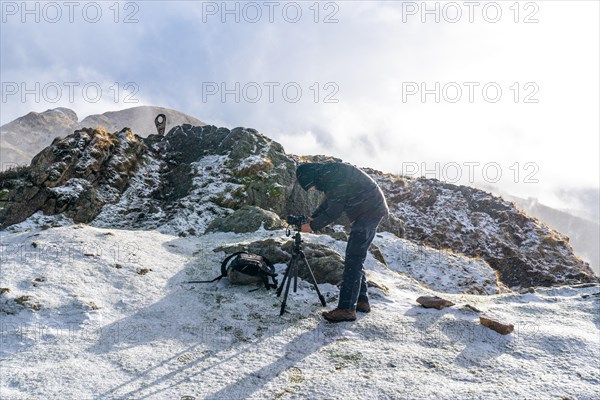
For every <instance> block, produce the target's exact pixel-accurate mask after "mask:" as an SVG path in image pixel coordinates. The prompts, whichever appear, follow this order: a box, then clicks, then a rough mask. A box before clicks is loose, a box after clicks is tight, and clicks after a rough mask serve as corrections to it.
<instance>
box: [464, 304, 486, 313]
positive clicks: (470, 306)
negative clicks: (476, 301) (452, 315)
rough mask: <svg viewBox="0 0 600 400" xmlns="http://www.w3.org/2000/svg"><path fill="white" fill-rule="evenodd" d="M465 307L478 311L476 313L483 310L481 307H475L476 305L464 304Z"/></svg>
mask: <svg viewBox="0 0 600 400" xmlns="http://www.w3.org/2000/svg"><path fill="white" fill-rule="evenodd" d="M464 308H466V309H468V310H471V311H474V312H476V313H480V312H482V311H481V310H480V309H478V308H477V307H475V306H472V305H470V304H465V305H464Z"/></svg>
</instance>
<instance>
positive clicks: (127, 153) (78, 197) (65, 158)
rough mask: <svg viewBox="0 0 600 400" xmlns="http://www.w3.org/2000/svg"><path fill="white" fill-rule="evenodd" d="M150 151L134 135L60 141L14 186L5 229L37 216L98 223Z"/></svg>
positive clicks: (2, 218)
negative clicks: (98, 216)
mask: <svg viewBox="0 0 600 400" xmlns="http://www.w3.org/2000/svg"><path fill="white" fill-rule="evenodd" d="M145 151H146V146H145V145H144V144H143V143H142V141H141V138H140V137H139V136H136V135H134V134H133V133H131V131H129V130H123V131H121V132H118V133H115V134H110V133H107V132H106V131H103V130H92V129H83V130H80V131H76V132H75V133H74V134H72V135H69V136H67V137H66V138H64V139H60V138H57V139H56V140H55V141H54V142H53V143H52V145H51V146H49V147H47V148H46V149H44V150H43V151H42V152H41V153H39V154H38V155H37V156H36V157H34V159H33V160H32V162H31V166H30V167H29V168H28V169H27V170H26V171H24V173H23V176H22V177H20V178H21V179H20V181H18V183H13V185H12V186H14V190H12V191H10V192H9V193H10V194H9V196H8V205H7V207H5V208H3V209H1V210H0V226H2V227H6V226H8V225H11V224H14V223H17V222H21V221H22V220H24V219H26V218H27V217H29V216H30V215H32V214H33V213H34V212H36V211H43V212H44V213H45V214H47V215H54V214H59V213H65V215H66V216H68V217H70V218H72V219H73V221H75V222H90V221H92V220H93V219H94V217H95V216H96V215H98V213H99V212H100V210H101V209H102V206H104V205H105V204H106V203H108V202H111V201H114V200H115V199H116V198H118V196H119V195H120V193H122V192H123V190H124V189H125V188H126V186H127V184H128V182H129V179H130V178H131V177H132V176H133V175H134V174H135V172H136V169H137V166H138V163H139V160H140V158H141V156H142V155H143V154H144V152H145ZM8 186H9V187H10V186H11V185H8Z"/></svg>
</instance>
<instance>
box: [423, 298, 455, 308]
mask: <svg viewBox="0 0 600 400" xmlns="http://www.w3.org/2000/svg"><path fill="white" fill-rule="evenodd" d="M417 303H419V304H420V305H422V306H423V307H425V308H435V309H438V310H441V309H443V308H446V307H452V306H453V305H454V303H453V302H451V301H450V300H445V299H442V298H441V297H438V296H421V297H419V298H418V299H417Z"/></svg>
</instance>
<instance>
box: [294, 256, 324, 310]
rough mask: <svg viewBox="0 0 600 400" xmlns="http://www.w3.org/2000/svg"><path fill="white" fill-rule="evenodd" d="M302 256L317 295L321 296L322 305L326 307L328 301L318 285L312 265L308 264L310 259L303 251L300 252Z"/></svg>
mask: <svg viewBox="0 0 600 400" xmlns="http://www.w3.org/2000/svg"><path fill="white" fill-rule="evenodd" d="M300 257H302V261H304V265H306V269H307V270H308V273H309V275H310V279H311V280H312V284H313V286H314V288H315V290H316V291H317V296H319V300H321V305H322V306H323V307H325V306H326V305H327V303H326V302H325V297H323V295H322V294H321V291H320V290H319V285H317V279H316V278H315V274H313V271H312V268H310V265H309V264H308V260H307V259H306V255H305V254H304V252H303V251H301V252H300Z"/></svg>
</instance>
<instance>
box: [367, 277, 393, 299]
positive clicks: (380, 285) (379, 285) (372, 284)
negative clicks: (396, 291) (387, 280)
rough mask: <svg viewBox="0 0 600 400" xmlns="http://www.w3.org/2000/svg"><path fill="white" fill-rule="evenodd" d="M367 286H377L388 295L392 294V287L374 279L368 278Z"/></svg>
mask: <svg viewBox="0 0 600 400" xmlns="http://www.w3.org/2000/svg"><path fill="white" fill-rule="evenodd" d="M367 287H374V288H377V289H379V290H381V291H382V292H383V294H384V295H386V296H389V295H390V289H389V288H388V287H387V286H385V285H384V284H382V283H379V282H377V281H375V280H373V279H369V278H367Z"/></svg>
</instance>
